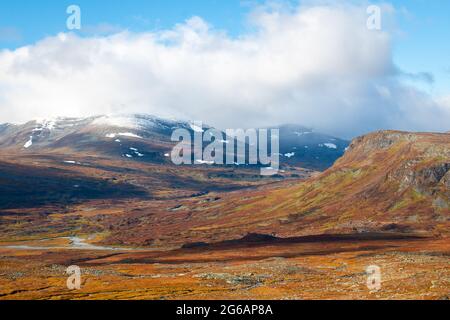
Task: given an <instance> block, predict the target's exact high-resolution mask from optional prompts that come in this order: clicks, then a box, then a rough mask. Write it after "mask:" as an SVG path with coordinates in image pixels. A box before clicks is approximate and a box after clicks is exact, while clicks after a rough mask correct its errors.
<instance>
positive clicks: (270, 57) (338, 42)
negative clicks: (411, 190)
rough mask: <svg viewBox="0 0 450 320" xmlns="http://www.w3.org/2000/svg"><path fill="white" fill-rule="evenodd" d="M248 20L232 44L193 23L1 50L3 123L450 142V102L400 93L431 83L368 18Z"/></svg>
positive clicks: (354, 11) (310, 10) (303, 9)
mask: <svg viewBox="0 0 450 320" xmlns="http://www.w3.org/2000/svg"><path fill="white" fill-rule="evenodd" d="M382 10H383V19H385V18H388V19H390V18H393V17H394V16H395V10H394V9H393V8H392V7H391V6H388V5H386V6H384V7H383V8H382ZM249 19H250V22H251V26H252V28H249V30H250V31H248V32H247V33H246V34H243V35H241V36H240V37H238V38H232V37H229V36H228V35H227V34H226V33H225V32H222V31H220V30H216V29H214V28H212V27H211V26H210V25H208V23H207V22H205V21H204V20H202V19H201V18H200V17H193V18H191V19H190V20H188V21H186V22H185V23H182V24H179V25H176V26H175V27H174V28H173V29H171V30H164V31H161V32H147V33H130V32H127V31H124V32H120V33H117V34H114V35H110V36H96V37H79V36H77V35H75V34H71V33H61V34H59V35H57V36H55V37H49V38H46V39H43V40H42V41H40V42H38V43H36V44H34V45H30V46H27V47H23V48H19V49H17V50H14V51H11V50H3V51H1V52H0V110H1V114H0V122H6V121H9V122H23V121H27V120H30V119H33V118H37V117H40V118H42V117H49V116H87V115H93V114H111V113H150V114H154V115H158V116H162V117H175V118H183V119H192V120H201V121H203V122H205V123H208V124H211V125H213V126H217V127H219V128H238V127H244V128H247V127H258V126H266V125H274V124H281V123H299V124H303V125H306V126H311V127H314V128H316V129H318V130H323V131H326V132H330V133H333V134H338V135H341V136H344V137H352V136H355V135H358V134H362V133H366V132H369V131H373V130H377V129H401V130H421V131H448V130H450V125H449V124H450V103H449V99H448V98H441V99H433V98H432V97H431V96H429V95H428V94H426V93H424V92H421V91H420V90H418V89H416V88H415V87H413V86H412V85H406V84H404V83H402V81H401V79H402V78H404V77H405V75H408V77H413V78H417V79H418V81H422V80H421V79H423V81H433V78H432V76H431V75H427V74H426V73H423V74H419V75H411V74H408V73H407V71H400V70H398V68H397V67H396V66H395V65H394V63H393V58H392V55H393V53H392V42H393V39H392V36H391V35H392V30H390V28H389V27H388V26H387V25H386V26H385V25H383V29H382V30H380V31H376V30H368V29H367V27H366V21H367V13H366V7H362V6H354V5H337V4H333V5H317V6H311V5H310V6H300V7H298V8H295V9H286V8H281V9H280V8H279V9H275V10H274V9H270V8H269V9H268V8H260V9H258V10H255V11H254V12H253V13H252V15H251V16H250V17H249ZM388 19H387V20H388ZM387 20H383V21H387Z"/></svg>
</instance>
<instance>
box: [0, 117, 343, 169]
mask: <svg viewBox="0 0 450 320" xmlns="http://www.w3.org/2000/svg"><path fill="white" fill-rule="evenodd" d="M178 128H184V129H187V130H189V131H190V132H191V133H192V132H194V131H195V130H198V128H196V127H195V126H194V125H192V124H191V123H189V122H187V121H175V120H167V119H161V118H158V117H154V116H150V115H143V114H131V115H116V116H95V117H88V118H55V119H42V120H34V121H30V122H28V123H25V124H23V125H12V124H3V125H0V151H1V152H6V150H9V152H19V153H23V154H31V153H55V152H56V153H65V154H67V153H69V154H70V153H77V154H78V153H80V152H82V153H85V154H101V155H106V156H112V157H122V158H127V159H129V160H134V161H147V162H154V163H168V162H170V161H169V157H168V155H169V154H170V152H171V150H172V148H173V147H174V145H175V143H174V142H172V141H171V139H170V138H171V135H172V132H173V131H174V130H175V129H178ZM205 128H210V127H209V126H205ZM279 129H280V157H281V159H280V161H281V163H282V165H287V166H294V167H303V168H306V169H311V170H324V169H326V168H328V167H330V166H331V165H332V164H333V163H334V162H335V161H336V160H337V159H338V158H339V157H340V156H342V154H343V153H344V150H345V148H346V147H347V146H348V142H346V141H344V140H341V139H338V138H335V137H331V136H327V135H324V134H320V133H315V132H313V131H312V130H311V129H307V128H304V127H301V126H296V125H285V126H280V127H279ZM224 137H225V134H224ZM224 143H226V139H225V140H224Z"/></svg>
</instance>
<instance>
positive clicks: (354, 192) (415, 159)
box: [110, 131, 450, 244]
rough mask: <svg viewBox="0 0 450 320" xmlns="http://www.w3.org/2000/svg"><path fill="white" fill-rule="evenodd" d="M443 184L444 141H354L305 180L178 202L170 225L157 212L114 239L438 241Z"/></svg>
mask: <svg viewBox="0 0 450 320" xmlns="http://www.w3.org/2000/svg"><path fill="white" fill-rule="evenodd" d="M449 181H450V134H431V133H430V134H428V133H417V134H414V133H405V132H394V131H385V132H377V133H373V134H369V135H367V136H364V137H360V138H357V139H355V140H354V141H353V143H352V144H351V146H350V148H349V150H348V151H347V152H346V154H345V155H344V157H342V158H341V159H340V160H339V161H338V162H337V163H336V164H335V165H334V166H333V167H332V168H330V169H329V170H327V171H326V172H324V173H322V174H320V175H318V176H316V177H314V178H312V179H310V180H309V181H306V182H293V181H288V182H284V183H281V184H277V185H272V186H266V187H261V188H259V189H258V190H254V191H248V192H246V193H245V194H242V192H235V193H231V194H227V195H225V196H223V198H222V200H221V201H220V202H213V203H210V202H207V201H206V202H205V201H204V200H202V199H199V200H196V201H189V202H181V203H180V204H179V205H180V208H182V209H180V210H179V211H177V213H175V214H174V213H171V214H170V220H167V218H165V217H166V216H167V213H165V212H164V211H161V212H159V213H158V216H159V217H160V218H158V219H156V220H155V221H157V222H156V223H150V224H148V225H146V224H143V225H140V226H137V227H136V226H135V227H133V228H132V230H129V229H128V228H126V227H125V228H124V229H120V230H118V232H120V233H121V234H125V233H127V232H131V231H132V232H133V234H135V235H136V237H138V235H139V234H140V233H141V232H146V233H148V232H153V233H154V232H157V233H158V234H160V236H161V237H162V238H164V239H165V240H164V241H166V242H169V243H172V242H175V243H178V244H181V243H183V242H184V243H188V242H217V241H223V240H229V239H239V238H242V237H243V236H245V235H246V234H248V233H258V234H271V235H276V236H278V237H296V236H305V235H315V234H323V233H328V234H335V233H340V234H347V233H367V232H377V233H379V232H381V233H393V232H395V233H403V234H416V233H425V234H434V235H439V234H441V235H446V234H448V231H449V230H450V229H449V226H450V185H449V183H450V182H449ZM202 201H203V202H202ZM143 215H144V216H145V213H143ZM187 215H189V219H186V216H187ZM139 217H140V216H137V217H136V216H135V217H133V218H139ZM114 237H115V236H114V235H111V238H110V239H114ZM112 241H114V240H112Z"/></svg>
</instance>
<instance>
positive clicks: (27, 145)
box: [23, 136, 33, 149]
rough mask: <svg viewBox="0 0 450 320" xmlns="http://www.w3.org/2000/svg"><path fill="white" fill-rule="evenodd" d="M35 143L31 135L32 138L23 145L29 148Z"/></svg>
mask: <svg viewBox="0 0 450 320" xmlns="http://www.w3.org/2000/svg"><path fill="white" fill-rule="evenodd" d="M32 145H33V136H30V140H28V141H27V142H25V144H24V145H23V147H24V148H25V149H28V148H29V147H31V146H32Z"/></svg>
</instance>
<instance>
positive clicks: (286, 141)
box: [279, 124, 350, 170]
mask: <svg viewBox="0 0 450 320" xmlns="http://www.w3.org/2000/svg"><path fill="white" fill-rule="evenodd" d="M279 130H280V153H281V155H280V157H281V158H282V160H281V162H282V163H285V164H290V165H295V166H298V165H300V166H302V167H305V168H311V169H316V170H324V169H327V168H329V167H331V166H332V165H333V163H334V162H335V161H336V160H337V159H338V158H340V157H342V156H343V155H344V153H345V151H346V149H347V147H348V146H349V144H350V142H349V141H346V140H343V139H339V138H336V137H333V136H330V135H326V134H323V133H319V132H315V131H314V130H313V129H310V128H306V127H302V126H299V125H292V124H290V125H283V126H280V127H279Z"/></svg>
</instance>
